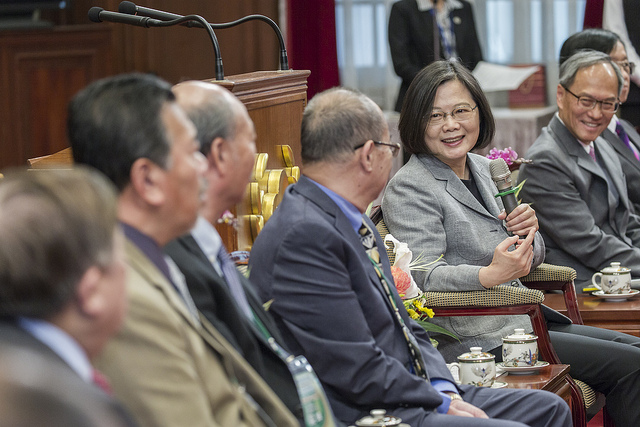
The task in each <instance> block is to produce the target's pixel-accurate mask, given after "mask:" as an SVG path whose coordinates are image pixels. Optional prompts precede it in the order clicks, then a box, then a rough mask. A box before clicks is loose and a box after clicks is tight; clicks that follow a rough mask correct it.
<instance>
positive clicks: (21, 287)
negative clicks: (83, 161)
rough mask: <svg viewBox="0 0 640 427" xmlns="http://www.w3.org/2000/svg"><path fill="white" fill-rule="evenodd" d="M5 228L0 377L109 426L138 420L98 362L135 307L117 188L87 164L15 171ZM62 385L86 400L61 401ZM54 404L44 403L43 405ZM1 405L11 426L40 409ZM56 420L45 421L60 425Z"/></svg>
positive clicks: (2, 200)
mask: <svg viewBox="0 0 640 427" xmlns="http://www.w3.org/2000/svg"><path fill="white" fill-rule="evenodd" d="M0 233H1V234H2V239H0V271H1V272H2V273H1V274H2V290H0V347H1V348H2V354H3V357H7V359H6V360H5V362H6V363H5V364H2V366H1V367H0V369H3V370H11V372H5V373H3V375H2V378H3V379H2V381H7V382H11V381H15V382H18V383H20V384H21V386H19V387H17V389H14V391H13V392H14V393H24V394H23V395H22V396H23V398H24V399H40V398H43V399H46V396H47V395H48V396H50V397H51V398H52V399H51V401H50V403H51V404H52V405H54V407H56V406H58V405H59V407H60V408H59V409H60V412H61V413H62V412H64V411H70V413H71V412H76V413H77V415H78V417H80V418H85V419H86V420H89V419H91V420H93V421H94V422H97V421H98V420H100V418H101V420H100V425H101V426H102V425H104V426H105V427H106V426H109V427H116V426H117V427H124V426H133V425H135V423H134V422H133V420H132V418H131V417H130V416H129V415H127V414H126V411H125V410H124V408H123V407H122V406H120V404H119V403H117V402H116V400H115V399H113V398H112V397H111V396H110V395H109V393H106V392H105V390H104V388H103V387H105V384H106V383H105V381H96V379H97V378H101V376H97V375H96V373H95V371H94V369H93V367H92V360H94V359H95V358H96V356H97V355H98V354H99V353H101V352H102V349H103V347H104V345H105V344H106V342H107V341H108V340H109V339H110V338H111V337H112V335H113V334H115V333H116V331H117V330H118V328H119V327H120V325H121V324H122V320H123V318H124V315H125V312H126V306H127V303H126V293H125V266H124V239H123V235H122V231H121V230H120V227H119V226H118V223H117V221H116V197H115V189H114V188H113V187H112V186H111V185H110V184H109V183H108V182H107V181H106V179H104V178H103V177H102V176H100V175H99V174H98V173H96V172H91V171H89V170H87V169H84V168H80V167H78V168H76V169H74V170H55V171H54V170H52V171H42V172H28V171H21V172H18V173H15V172H14V173H13V174H8V175H7V176H6V177H5V178H4V179H3V180H2V181H1V182H0ZM20 359H22V360H23V361H24V363H25V364H28V369H25V366H22V365H21V364H20V363H18V361H19V360H20ZM11 360H13V362H11ZM13 367H15V371H14V370H13V369H14V368H13ZM40 378H47V381H39V379H40ZM101 386H102V387H101ZM56 388H57V392H58V393H60V392H62V393H67V392H68V393H69V394H70V395H72V396H75V397H76V399H78V402H80V401H81V402H83V406H79V405H77V404H76V403H74V402H71V401H68V400H65V399H60V400H57V399H54V397H55V396H52V395H51V393H52V392H53V390H56ZM29 390H30V391H29ZM3 402H4V403H7V401H6V400H3ZM40 402H41V403H42V402H44V400H41V401H40ZM74 407H75V409H74ZM22 408H23V410H24V411H29V409H27V408H26V406H22ZM50 409H51V408H49V407H48V406H46V405H44V403H42V404H41V405H40V407H38V408H35V412H38V411H43V412H46V411H48V410H50ZM31 411H34V408H32V409H31ZM1 412H2V415H1V416H0V418H1V419H2V420H4V424H3V425H25V424H20V421H21V422H25V423H26V420H29V419H31V420H35V419H36V418H35V416H36V415H37V414H31V413H23V414H20V413H16V408H3V409H2V411H1ZM18 412H19V411H18ZM9 414H11V417H14V418H11V419H12V420H13V421H14V422H8V419H9V418H5V416H7V417H8V416H9ZM82 414H83V415H82ZM96 415H98V416H99V418H95V416H96ZM55 418H56V417H53V416H52V419H50V420H49V421H50V422H49V423H47V422H45V423H44V424H39V425H55V423H54V422H53V419H55ZM74 419H79V418H77V417H76V418H74ZM34 425H35V424H34ZM58 425H59V424H58ZM92 425H97V424H92Z"/></svg>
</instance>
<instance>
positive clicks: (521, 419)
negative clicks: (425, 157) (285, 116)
mask: <svg viewBox="0 0 640 427" xmlns="http://www.w3.org/2000/svg"><path fill="white" fill-rule="evenodd" d="M388 141H389V131H388V128H387V124H386V121H385V119H384V115H383V114H382V111H381V110H380V108H378V107H377V106H376V105H375V104H374V103H373V101H371V100H370V99H369V98H367V97H366V96H364V95H362V94H359V93H356V92H352V91H349V90H346V89H342V88H336V89H333V90H329V91H326V92H323V93H321V94H318V95H316V96H315V97H314V98H313V99H312V100H311V102H309V104H308V106H307V108H306V109H305V112H304V115H303V119H302V138H301V143H302V165H303V172H304V175H303V176H302V177H301V178H300V180H299V182H298V183H297V184H294V185H292V186H289V187H288V189H287V191H286V194H285V197H284V199H283V201H282V203H281V204H280V205H279V206H278V209H277V210H276V212H275V213H274V215H273V216H272V217H271V218H270V219H269V221H268V222H267V224H266V225H265V228H264V229H263V230H262V231H261V233H260V234H259V236H258V238H257V240H256V242H255V244H254V246H253V248H252V251H251V260H250V265H249V268H250V271H251V279H252V281H254V283H255V284H256V286H257V288H258V292H259V294H260V296H261V297H262V300H263V301H269V300H273V303H272V304H271V307H270V309H269V311H270V312H271V313H272V315H273V316H274V318H275V320H276V323H277V325H278V327H279V328H280V330H281V332H282V334H283V336H284V339H285V342H286V343H287V344H288V345H289V347H290V348H291V349H292V350H293V351H294V353H302V354H304V355H305V356H306V357H307V358H308V359H309V361H310V362H311V363H312V365H313V366H314V369H315V370H316V372H317V373H318V377H319V378H320V380H321V381H322V383H323V385H324V387H325V390H326V391H327V395H328V396H329V400H330V402H331V404H332V407H333V409H334V411H335V414H336V416H337V417H338V418H339V419H340V420H341V421H343V422H345V423H354V422H355V421H356V420H357V419H358V418H360V417H363V416H365V415H367V414H368V413H369V411H371V410H373V409H377V408H383V409H386V410H387V412H388V413H390V414H392V415H394V416H398V417H400V418H401V419H402V420H403V422H405V423H406V424H409V425H411V426H413V427H421V426H427V425H439V426H485V425H486V426H516V425H517V426H521V425H523V424H529V425H532V426H534V425H536V426H543V425H548V426H552V425H553V426H561V425H570V424H571V417H570V414H569V409H568V407H567V406H566V404H565V403H564V402H563V401H561V399H559V398H558V396H555V395H552V394H549V393H544V392H535V391H531V390H526V391H525V390H507V389H502V390H492V389H489V388H482V387H467V386H457V385H456V384H455V383H454V380H453V378H452V376H451V373H450V372H449V370H448V369H447V366H446V364H445V363H444V360H443V358H442V356H441V355H440V354H439V353H438V351H437V350H436V349H435V348H434V347H433V346H432V345H431V342H430V340H429V336H428V334H427V333H426V332H425V330H424V329H423V328H421V327H420V326H419V325H418V324H416V323H415V322H414V321H412V320H411V319H410V318H409V316H408V315H407V312H406V310H405V309H404V306H403V303H402V301H401V300H400V298H399V296H398V294H397V292H396V290H395V286H394V284H393V281H392V279H391V278H392V275H391V270H390V265H389V260H388V258H387V256H386V252H385V251H380V252H379V253H377V252H378V251H377V248H383V247H384V246H383V245H384V243H383V242H382V239H381V238H380V235H379V234H378V233H377V232H376V230H375V227H374V225H373V224H372V222H371V221H370V220H369V219H368V217H366V215H363V214H364V212H365V210H366V209H367V206H368V205H369V204H370V203H371V202H372V201H373V200H374V199H375V198H376V197H377V195H378V194H379V193H380V191H382V188H383V187H384V185H385V183H386V181H387V177H388V176H389V169H390V168H391V158H392V156H393V155H394V154H397V152H398V150H399V145H398V144H392V143H389V142H388ZM515 402H518V403H517V404H514V403H515ZM547 411H549V412H547ZM453 415H458V416H453ZM489 417H490V418H491V419H488V418H489ZM512 420H513V421H512ZM515 420H517V421H515ZM521 423H522V424H521Z"/></svg>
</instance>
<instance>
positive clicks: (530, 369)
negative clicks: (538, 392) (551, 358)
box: [496, 361, 549, 375]
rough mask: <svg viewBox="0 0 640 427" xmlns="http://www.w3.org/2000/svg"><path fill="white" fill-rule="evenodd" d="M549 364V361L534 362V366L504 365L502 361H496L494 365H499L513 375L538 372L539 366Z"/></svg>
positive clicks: (542, 366)
mask: <svg viewBox="0 0 640 427" xmlns="http://www.w3.org/2000/svg"><path fill="white" fill-rule="evenodd" d="M545 366H549V362H542V361H538V362H536V364H535V366H504V363H503V362H500V363H496V367H499V368H500V369H502V370H503V371H505V372H509V373H510V374H514V375H529V374H533V373H536V372H538V371H539V370H540V369H541V368H544V367H545Z"/></svg>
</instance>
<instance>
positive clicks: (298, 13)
mask: <svg viewBox="0 0 640 427" xmlns="http://www.w3.org/2000/svg"><path fill="white" fill-rule="evenodd" d="M287 54H288V56H289V67H290V68H293V69H294V70H311V75H310V76H309V80H308V90H307V97H308V99H311V98H312V97H313V95H315V94H316V93H318V92H322V91H323V90H325V89H329V88H331V87H334V86H338V85H339V84H340V75H339V72H338V54H337V50H336V7H335V2H334V0H287Z"/></svg>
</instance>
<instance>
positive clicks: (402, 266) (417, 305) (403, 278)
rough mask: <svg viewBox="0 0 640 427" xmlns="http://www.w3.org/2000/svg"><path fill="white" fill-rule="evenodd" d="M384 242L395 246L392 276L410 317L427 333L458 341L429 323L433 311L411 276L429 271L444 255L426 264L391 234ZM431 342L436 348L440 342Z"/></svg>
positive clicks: (442, 329) (449, 333)
mask: <svg viewBox="0 0 640 427" xmlns="http://www.w3.org/2000/svg"><path fill="white" fill-rule="evenodd" d="M384 242H385V245H387V244H389V243H391V244H393V252H394V254H395V261H394V263H393V266H391V274H392V275H393V281H394V283H395V285H396V289H397V290H398V294H399V295H400V298H402V302H403V303H404V307H405V308H406V310H407V313H408V314H409V317H411V318H412V319H413V320H415V321H416V322H417V323H418V324H419V325H420V326H422V327H423V328H424V329H425V330H426V331H427V332H435V333H439V334H444V335H448V336H450V337H452V338H455V339H458V337H457V336H455V335H454V334H453V333H451V332H449V331H447V330H446V329H444V328H443V327H441V326H438V325H436V324H434V323H431V322H430V321H429V319H431V318H432V317H433V315H434V313H433V310H431V309H430V308H428V307H427V305H426V301H425V298H424V295H423V293H422V291H421V290H420V288H418V285H417V284H416V282H415V280H414V279H413V276H412V275H411V271H413V270H418V271H427V270H429V269H430V267H429V266H430V265H432V264H434V263H435V262H437V261H439V260H440V259H441V258H442V257H443V255H440V256H439V257H438V258H437V259H435V260H434V261H431V262H426V261H425V260H424V257H423V256H422V254H420V255H418V256H417V257H416V258H415V259H413V253H412V252H411V250H410V249H409V246H408V245H407V244H406V243H403V242H400V241H398V240H397V239H396V238H395V237H393V235H391V234H387V235H386V236H385V238H384ZM431 342H432V343H433V345H434V346H437V345H438V342H437V341H436V340H434V339H433V338H432V339H431Z"/></svg>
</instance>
